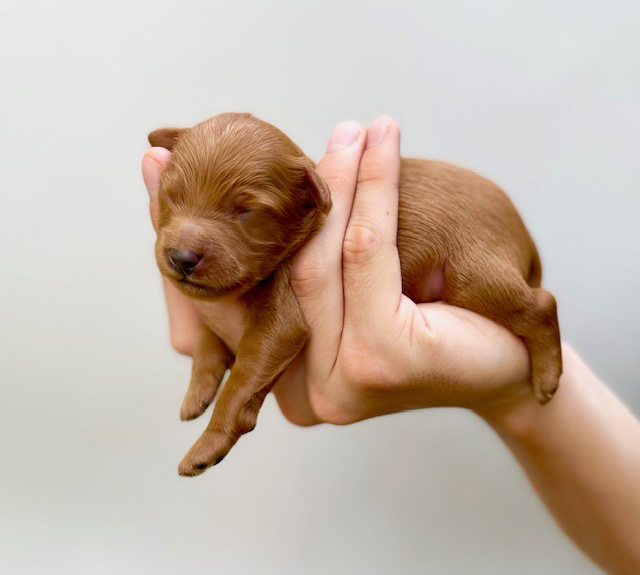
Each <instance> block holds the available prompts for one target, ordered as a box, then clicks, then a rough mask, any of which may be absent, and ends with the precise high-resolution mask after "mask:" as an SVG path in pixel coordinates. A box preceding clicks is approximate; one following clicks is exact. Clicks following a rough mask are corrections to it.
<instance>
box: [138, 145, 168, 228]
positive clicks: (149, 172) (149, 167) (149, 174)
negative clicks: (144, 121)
mask: <svg viewBox="0 0 640 575" xmlns="http://www.w3.org/2000/svg"><path fill="white" fill-rule="evenodd" d="M170 158H171V152H170V151H169V150H166V149H164V148H151V149H150V150H148V151H147V153H146V154H145V155H144V157H143V158H142V179H143V180H144V185H145V186H146V188H147V192H148V193H149V211H150V213H151V223H152V224H153V229H154V230H157V229H158V188H159V186H160V175H161V174H162V172H163V170H164V169H165V168H166V167H167V164H168V163H169V159H170Z"/></svg>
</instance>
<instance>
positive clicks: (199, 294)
mask: <svg viewBox="0 0 640 575" xmlns="http://www.w3.org/2000/svg"><path fill="white" fill-rule="evenodd" d="M169 279H170V280H171V283H172V284H173V285H174V286H176V288H178V290H179V291H181V292H182V293H183V294H184V295H186V296H187V297H191V298H195V299H201V300H216V299H222V298H229V297H235V296H238V295H240V294H241V293H242V291H243V289H242V284H239V285H233V286H223V287H220V286H216V287H211V286H207V285H204V284H200V283H196V282H193V281H190V280H188V279H187V278H175V277H169Z"/></svg>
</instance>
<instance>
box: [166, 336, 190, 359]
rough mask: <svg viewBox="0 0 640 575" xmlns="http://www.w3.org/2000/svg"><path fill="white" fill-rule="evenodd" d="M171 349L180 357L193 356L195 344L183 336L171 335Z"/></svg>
mask: <svg viewBox="0 0 640 575" xmlns="http://www.w3.org/2000/svg"><path fill="white" fill-rule="evenodd" d="M171 347H173V349H174V350H175V351H177V352H178V353H179V354H180V355H188V356H191V355H193V349H194V342H193V341H192V340H191V339H190V338H186V337H184V336H183V335H182V334H174V333H172V334H171Z"/></svg>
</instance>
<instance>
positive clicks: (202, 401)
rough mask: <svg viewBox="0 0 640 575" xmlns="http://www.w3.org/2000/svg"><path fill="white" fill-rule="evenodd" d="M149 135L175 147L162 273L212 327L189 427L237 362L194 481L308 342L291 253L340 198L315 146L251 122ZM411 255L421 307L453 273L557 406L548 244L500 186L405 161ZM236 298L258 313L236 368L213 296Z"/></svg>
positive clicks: (468, 301)
mask: <svg viewBox="0 0 640 575" xmlns="http://www.w3.org/2000/svg"><path fill="white" fill-rule="evenodd" d="M149 141H150V142H151V144H152V145H154V146H163V147H166V148H168V149H170V150H172V151H173V154H172V157H171V161H170V162H169V165H168V166H167V169H166V170H165V172H164V174H163V175H162V179H161V183H160V196H159V197H160V218H159V233H158V241H157V244H156V258H157V261H158V265H159V267H160V270H161V271H162V273H163V274H165V275H166V276H167V277H169V278H170V279H171V280H172V281H173V283H174V284H175V285H176V286H177V287H178V288H179V289H180V290H181V291H183V293H185V294H186V295H188V296H190V297H192V298H195V299H196V300H198V301H197V305H198V307H199V309H201V311H203V312H204V320H205V324H206V325H207V327H205V328H204V329H203V333H202V336H201V340H200V344H199V345H198V348H197V350H196V352H195V354H194V360H193V372H192V379H191V384H190V386H189V390H188V391H187V395H186V397H185V401H184V404H183V407H182V412H181V417H182V418H183V419H192V418H194V417H197V416H198V415H200V414H201V413H203V412H204V410H205V409H206V408H207V406H208V405H209V404H210V403H211V401H213V397H214V395H215V393H216V390H217V387H218V385H219V382H220V380H221V379H222V376H223V374H224V372H225V370H226V368H227V367H229V366H231V365H232V364H233V369H232V370H231V375H230V377H229V380H228V382H227V384H226V385H225V386H224V388H223V390H222V392H221V393H220V396H219V397H218V400H217V402H216V405H215V409H214V412H213V415H212V418H211V421H210V423H209V426H208V427H207V429H206V430H205V432H204V433H203V434H202V436H201V437H200V439H199V440H198V441H197V442H196V444H195V445H194V446H193V447H192V448H191V450H190V451H189V453H188V454H187V455H186V456H185V458H184V459H183V461H182V463H181V464H180V468H179V471H180V473H181V474H182V475H197V474H199V473H201V472H202V471H203V470H205V469H206V468H207V467H209V466H210V465H215V464H216V463H218V462H219V461H220V460H221V459H222V458H223V457H224V456H225V455H226V454H227V453H228V452H229V450H230V449H231V447H232V446H233V445H234V444H235V442H236V441H237V440H238V438H239V437H240V436H241V435H242V434H244V433H247V432H248V431H251V430H252V429H253V427H254V426H255V423H256V419H257V415H258V411H259V409H260V407H261V405H262V402H263V400H264V398H265V396H266V394H267V393H268V392H269V391H270V389H271V387H272V386H273V384H274V382H275V381H276V379H277V378H278V376H279V375H280V374H281V373H282V372H283V371H284V369H285V368H286V367H287V365H288V364H289V362H290V361H291V360H292V359H293V358H294V357H295V356H296V355H297V354H298V352H299V351H300V350H301V349H302V347H303V346H304V344H305V342H306V341H307V338H308V335H309V334H308V328H307V326H306V323H305V321H304V318H303V316H302V313H301V310H300V308H299V306H298V302H297V300H296V298H295V296H294V295H293V293H292V291H291V288H290V286H289V269H290V259H291V257H292V256H293V255H294V254H295V253H296V251H297V250H298V249H299V248H300V247H301V246H302V245H303V244H304V242H306V241H307V240H308V239H309V238H310V237H311V236H312V235H313V234H314V233H315V232H316V231H317V229H318V228H319V227H320V226H321V225H322V223H323V221H324V217H325V215H326V214H327V213H328V211H329V210H330V208H331V200H330V197H329V192H328V190H327V188H326V186H325V185H324V184H323V182H322V181H321V180H320V179H319V177H318V176H317V175H316V173H315V169H314V165H313V163H312V162H311V161H310V160H309V159H308V158H307V157H306V156H305V155H304V154H303V153H302V151H301V150H300V149H299V148H298V147H297V146H296V145H295V144H293V143H292V142H291V140H289V139H288V138H287V137H286V136H285V135H284V134H282V132H280V131H279V130H277V129H276V128H274V127H273V126H271V125H269V124H266V123H265V122H262V121H260V120H258V119H257V118H254V117H253V116H250V115H248V114H222V115H220V116H216V117H215V118H212V119H210V120H207V121H205V122H203V123H201V124H198V125H197V126H195V127H194V128H192V129H189V130H158V131H156V132H153V133H152V134H150V135H149ZM170 249H177V250H180V251H190V252H195V253H198V254H202V255H203V258H202V260H201V261H200V262H199V263H198V265H197V267H196V268H195V269H194V271H193V273H191V274H190V275H189V276H188V277H186V278H185V277H182V275H181V274H179V273H177V272H176V271H175V270H174V269H173V268H172V267H171V266H170V265H169V261H168V256H167V253H168V250H170ZM398 250H399V253H400V261H401V268H402V280H403V291H404V293H405V294H406V295H408V296H409V297H410V298H411V299H413V300H414V301H416V302H420V301H427V300H430V299H433V295H434V294H433V289H434V288H433V285H432V284H433V281H432V280H433V278H442V280H443V283H442V282H438V280H436V283H442V287H441V288H436V292H440V293H438V294H437V295H439V296H441V299H442V300H443V301H445V302H447V303H450V304H453V305H457V306H460V307H464V308H467V309H469V310H472V311H475V312H477V313H480V314H483V315H485V316H486V317H489V318H490V319H492V320H494V321H496V322H498V323H501V324H502V325H504V326H506V327H507V328H509V329H510V330H511V331H513V333H515V334H516V335H518V336H520V337H522V338H523V340H524V342H525V344H526V345H527V347H528V349H529V352H530V355H531V360H532V381H533V387H534V391H535V394H536V397H537V398H538V400H539V401H540V402H541V403H546V402H547V401H549V399H551V397H552V395H553V394H554V393H555V391H556V389H557V387H558V379H559V377H560V374H561V372H562V360H561V356H560V335H559V330H558V322H557V317H556V307H555V300H554V298H553V296H552V295H551V294H550V293H548V292H546V291H544V290H542V289H540V287H539V285H540V279H541V268H540V260H539V258H538V253H537V251H536V248H535V245H534V243H533V241H532V239H531V237H530V236H529V234H528V232H527V230H526V228H525V227H524V224H523V223H522V220H521V219H520V217H519V215H518V213H517V212H516V210H515V208H514V207H513V205H512V203H511V202H510V201H509V199H508V198H507V197H506V195H505V194H504V193H503V192H502V191H501V190H500V189H499V188H498V187H497V186H495V185H494V184H492V183H491V182H489V181H488V180H485V179H484V178H481V177H480V176H477V175H476V174H474V173H472V172H470V171H467V170H464V169H461V168H457V167H454V166H450V165H448V164H444V163H441V162H433V161H429V160H407V159H404V160H402V165H401V174H400V203H399V216H398ZM429 278H431V280H429ZM227 297H232V298H239V299H240V300H241V301H242V302H243V303H244V304H246V307H247V316H246V318H245V332H244V335H243V337H242V339H241V340H240V342H239V344H238V346H237V350H236V355H235V363H234V359H233V354H232V353H231V352H230V351H229V349H228V347H227V345H225V344H224V343H223V342H222V339H221V336H223V334H221V333H219V330H217V329H216V325H215V324H216V322H215V321H214V320H213V318H212V317H210V316H209V315H208V314H207V308H206V303H205V302H203V301H202V300H215V299H220V298H227ZM214 331H215V332H217V333H214ZM227 343H229V342H227Z"/></svg>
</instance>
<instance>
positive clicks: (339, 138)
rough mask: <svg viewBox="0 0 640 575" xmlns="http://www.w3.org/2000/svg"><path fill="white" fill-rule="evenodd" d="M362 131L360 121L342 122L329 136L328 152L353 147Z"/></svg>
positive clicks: (331, 152)
mask: <svg viewBox="0 0 640 575" xmlns="http://www.w3.org/2000/svg"><path fill="white" fill-rule="evenodd" d="M361 132H362V127H361V126H360V124H358V122H353V121H350V122H342V123H341V124H338V125H337V126H336V128H335V129H334V130H333V133H332V134H331V138H329V143H328V144H327V154H333V153H335V152H340V151H342V150H346V149H347V148H349V147H351V146H352V145H353V144H354V142H355V141H356V140H357V139H358V136H359V135H360V133H361Z"/></svg>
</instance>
